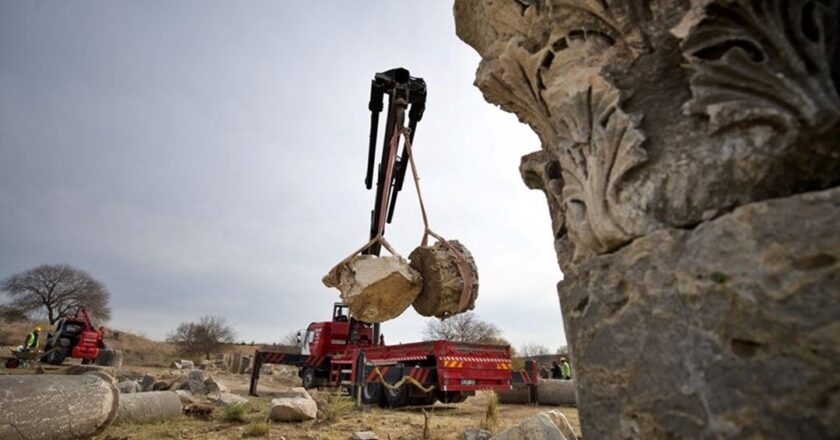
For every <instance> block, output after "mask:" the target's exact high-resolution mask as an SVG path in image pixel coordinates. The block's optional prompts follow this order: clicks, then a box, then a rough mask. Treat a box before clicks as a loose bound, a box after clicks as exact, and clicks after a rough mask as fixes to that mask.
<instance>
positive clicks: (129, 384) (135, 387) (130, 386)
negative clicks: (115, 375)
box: [117, 380, 143, 394]
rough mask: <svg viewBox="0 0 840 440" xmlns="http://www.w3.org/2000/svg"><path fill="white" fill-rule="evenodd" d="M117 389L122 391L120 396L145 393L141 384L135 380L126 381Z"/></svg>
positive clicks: (118, 385)
mask: <svg viewBox="0 0 840 440" xmlns="http://www.w3.org/2000/svg"><path fill="white" fill-rule="evenodd" d="M117 389H119V390H120V394H128V393H139V392H141V391H143V388H142V387H141V386H140V384H139V383H137V382H135V381H133V380H126V381H123V382H120V383H118V384H117Z"/></svg>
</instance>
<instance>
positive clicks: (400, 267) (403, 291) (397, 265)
mask: <svg viewBox="0 0 840 440" xmlns="http://www.w3.org/2000/svg"><path fill="white" fill-rule="evenodd" d="M323 282H324V284H325V285H326V286H327V287H335V288H337V289H338V290H339V291H341V299H342V301H343V302H344V303H345V304H347V306H348V307H349V308H350V314H351V315H352V316H353V317H355V318H356V319H358V320H360V321H364V322H369V323H377V322H383V321H387V320H389V319H393V318H396V317H397V316H399V315H401V314H402V313H403V312H404V311H405V309H407V308H408V306H409V305H411V303H412V302H413V301H414V299H415V298H417V295H418V294H419V293H420V289H421V287H422V285H423V279H422V278H421V277H420V274H418V273H417V271H415V270H414V269H412V268H411V267H410V266H409V265H408V263H407V262H406V261H405V260H404V259H402V258H399V257H376V256H373V255H358V256H355V257H353V258H351V259H350V260H349V261H347V262H345V263H343V264H341V265H339V266H338V267H337V268H335V269H334V270H333V271H331V272H330V273H329V274H327V275H326V276H325V277H324V278H323Z"/></svg>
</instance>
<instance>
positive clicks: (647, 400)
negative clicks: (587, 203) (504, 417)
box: [560, 189, 840, 438]
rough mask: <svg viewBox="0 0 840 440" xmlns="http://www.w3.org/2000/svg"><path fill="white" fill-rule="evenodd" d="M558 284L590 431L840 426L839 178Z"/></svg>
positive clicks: (653, 237)
mask: <svg viewBox="0 0 840 440" xmlns="http://www.w3.org/2000/svg"><path fill="white" fill-rule="evenodd" d="M560 292H561V295H562V299H563V300H562V301H561V303H562V307H563V316H564V318H565V320H566V326H567V328H568V329H570V330H571V331H570V332H569V335H568V336H569V342H570V345H571V346H572V347H573V350H574V351H573V354H574V358H575V362H576V363H577V365H578V367H577V368H576V369H575V371H576V372H577V387H578V395H579V398H580V411H581V419H582V420H587V419H589V420H592V419H594V418H597V419H598V423H594V424H591V425H586V426H587V428H586V430H585V432H584V435H585V436H587V435H588V436H593V437H594V438H613V437H616V436H619V437H630V438H650V437H649V436H654V437H656V436H664V435H665V433H669V434H676V435H678V436H682V437H684V438H705V437H710V438H719V437H723V438H742V437H749V436H751V435H753V436H757V437H758V438H761V437H764V438H835V437H837V436H838V435H840V424H838V421H840V374H838V365H840V319H838V317H840V189H831V190H825V191H821V192H813V193H806V194H802V195H798V196H793V197H787V198H782V199H776V200H769V201H766V202H757V203H752V204H749V205H745V206H743V207H741V208H738V209H736V210H735V211H733V212H732V213H730V214H727V215H724V216H722V217H720V218H718V219H715V220H712V221H709V222H706V223H703V224H702V225H700V226H698V227H697V228H695V229H693V230H680V229H667V230H661V231H657V232H655V233H653V234H650V235H648V236H646V237H643V238H639V239H637V240H636V241H635V242H633V244H632V245H630V246H626V247H624V248H622V249H621V250H619V251H617V252H615V253H613V254H609V255H602V256H599V257H596V258H592V259H590V260H588V261H586V262H585V263H583V264H581V265H579V266H577V267H574V268H573V269H571V270H569V271H568V272H567V273H566V279H565V280H563V281H562V282H561V283H560Z"/></svg>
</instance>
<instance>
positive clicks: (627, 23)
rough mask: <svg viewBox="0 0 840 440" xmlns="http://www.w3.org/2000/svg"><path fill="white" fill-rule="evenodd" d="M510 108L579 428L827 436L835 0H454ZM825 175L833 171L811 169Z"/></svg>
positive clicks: (836, 113)
mask: <svg viewBox="0 0 840 440" xmlns="http://www.w3.org/2000/svg"><path fill="white" fill-rule="evenodd" d="M455 20H456V27H457V32H458V36H459V37H460V38H461V39H462V40H464V41H465V42H466V43H468V44H469V45H471V46H472V47H473V48H475V49H476V50H477V51H478V53H479V54H480V55H481V57H482V61H481V63H480V65H479V68H478V71H477V73H476V80H475V84H476V86H478V87H479V89H481V91H482V92H483V94H484V96H485V98H486V99H487V100H488V101H489V102H491V103H494V104H497V105H499V106H500V107H501V108H502V109H504V110H506V111H509V112H513V113H515V114H516V115H517V116H518V117H519V119H520V120H521V121H522V122H524V123H527V124H528V125H530V126H531V127H532V128H533V129H534V131H535V132H536V133H537V135H538V136H539V138H540V141H541V144H542V145H541V149H540V150H539V151H537V152H535V153H531V154H529V155H526V156H525V157H524V158H523V160H522V163H521V165H520V169H521V172H522V176H523V179H524V180H525V183H526V184H527V185H528V187H530V188H533V189H540V190H542V191H543V192H544V193H545V195H546V198H547V201H548V206H549V212H550V215H551V218H552V224H553V234H554V243H555V248H556V250H557V256H558V261H559V262H560V265H561V268H562V269H563V272H564V275H565V277H564V280H563V281H561V282H560V283H559V285H558V291H559V296H560V303H561V307H562V310H563V315H564V321H565V325H566V333H567V336H568V338H569V343H570V347H571V351H572V352H571V357H572V364H573V368H574V371H576V373H577V378H576V379H577V384H578V395H579V399H580V410H581V418H582V422H583V430H584V436H585V437H589V438H599V439H600V438H671V437H675V438H680V437H682V438H746V437H755V438H761V437H766V438H828V437H834V436H840V367H838V365H840V318H838V317H840V287H839V286H840V283H838V278H839V277H840V226H838V225H840V190H838V189H836V187H837V186H838V185H840V96H839V95H838V90H840V87H839V86H840V41H838V40H840V29H838V28H839V27H840V0H800V1H784V0H456V1H455ZM833 188H834V189H833Z"/></svg>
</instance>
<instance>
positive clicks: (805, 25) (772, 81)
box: [675, 0, 840, 136]
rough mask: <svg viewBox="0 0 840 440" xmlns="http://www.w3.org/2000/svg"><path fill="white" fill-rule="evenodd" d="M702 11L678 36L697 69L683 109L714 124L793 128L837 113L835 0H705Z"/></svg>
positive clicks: (823, 122)
mask: <svg viewBox="0 0 840 440" xmlns="http://www.w3.org/2000/svg"><path fill="white" fill-rule="evenodd" d="M702 11H703V12H702V15H701V16H700V17H699V19H698V18H697V17H695V18H693V20H694V21H695V22H696V23H695V24H694V25H693V26H692V27H691V29H690V30H689V31H688V32H687V35H685V39H684V41H683V43H682V48H683V52H684V53H685V56H686V58H687V59H688V60H689V68H691V69H692V70H693V71H694V73H693V76H692V78H691V89H692V94H693V99H692V100H691V101H689V102H688V103H687V104H686V105H685V107H684V108H685V110H686V112H687V113H689V114H705V115H707V116H708V117H709V121H710V124H711V128H712V129H713V130H715V131H718V130H721V129H725V128H727V127H730V126H733V125H736V124H739V123H744V122H746V123H759V124H762V123H763V124H766V125H770V126H771V127H773V128H774V129H776V130H777V132H779V133H780V134H783V135H790V136H794V135H795V134H796V132H797V131H798V130H799V129H801V128H808V129H814V130H817V131H818V132H819V131H822V130H827V129H829V128H831V127H832V126H833V125H834V124H836V123H837V122H838V121H840V98H839V97H838V90H837V83H836V81H837V78H838V75H839V73H838V71H837V70H838V69H840V66H838V65H837V64H838V63H837V61H838V57H837V54H836V53H832V52H831V51H832V48H836V44H835V43H834V40H835V39H837V38H838V30H837V24H838V18H840V0H802V1H783V0H752V1H745V0H711V1H710V0H704V5H703V9H702ZM695 14H696V13H695ZM675 34H677V32H675ZM678 36H680V35H678Z"/></svg>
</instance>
